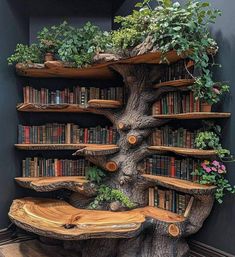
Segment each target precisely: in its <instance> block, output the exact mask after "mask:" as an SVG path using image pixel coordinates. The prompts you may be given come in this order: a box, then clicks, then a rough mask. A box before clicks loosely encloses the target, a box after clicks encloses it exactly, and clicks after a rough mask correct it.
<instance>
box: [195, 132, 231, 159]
mask: <svg viewBox="0 0 235 257" xmlns="http://www.w3.org/2000/svg"><path fill="white" fill-rule="evenodd" d="M195 145H196V147H197V148H198V149H205V150H208V149H213V150H216V153H217V154H218V156H219V157H220V158H224V157H227V156H231V155H230V151H229V150H227V149H224V148H223V147H222V145H221V144H220V138H219V136H218V135H217V134H216V133H215V132H213V131H202V132H199V133H198V134H197V136H196V138H195Z"/></svg>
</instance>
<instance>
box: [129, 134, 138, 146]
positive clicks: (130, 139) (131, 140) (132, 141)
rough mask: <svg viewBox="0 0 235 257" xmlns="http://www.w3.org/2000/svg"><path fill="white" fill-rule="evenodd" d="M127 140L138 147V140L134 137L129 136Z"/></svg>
mask: <svg viewBox="0 0 235 257" xmlns="http://www.w3.org/2000/svg"><path fill="white" fill-rule="evenodd" d="M127 140H128V142H129V143H130V144H131V145H136V144H137V143H138V138H137V136H134V135H130V136H128V138H127Z"/></svg>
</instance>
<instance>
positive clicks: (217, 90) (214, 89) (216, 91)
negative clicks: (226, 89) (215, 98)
mask: <svg viewBox="0 0 235 257" xmlns="http://www.w3.org/2000/svg"><path fill="white" fill-rule="evenodd" d="M213 91H214V92H215V93H216V94H217V95H220V91H219V89H217V88H215V87H213Z"/></svg>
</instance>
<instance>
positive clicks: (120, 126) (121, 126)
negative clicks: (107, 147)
mask: <svg viewBox="0 0 235 257" xmlns="http://www.w3.org/2000/svg"><path fill="white" fill-rule="evenodd" d="M117 127H118V129H120V130H128V129H130V128H131V125H126V124H125V123H124V122H119V123H118V125H117Z"/></svg>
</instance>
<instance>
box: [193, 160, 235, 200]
mask: <svg viewBox="0 0 235 257" xmlns="http://www.w3.org/2000/svg"><path fill="white" fill-rule="evenodd" d="M226 173H227V170H226V167H225V165H224V164H223V163H221V162H218V161H217V160H213V161H208V160H205V161H203V162H202V163H201V164H200V165H198V166H197V168H196V169H195V171H194V172H192V175H194V176H197V177H198V180H197V182H198V183H200V184H203V185H214V186H216V192H215V198H216V200H217V201H218V202H219V203H222V202H223V200H222V199H223V197H224V195H225V192H226V191H227V192H229V193H233V194H234V193H235V186H231V185H230V184H229V182H228V180H227V179H226V178H225V174H226Z"/></svg>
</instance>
